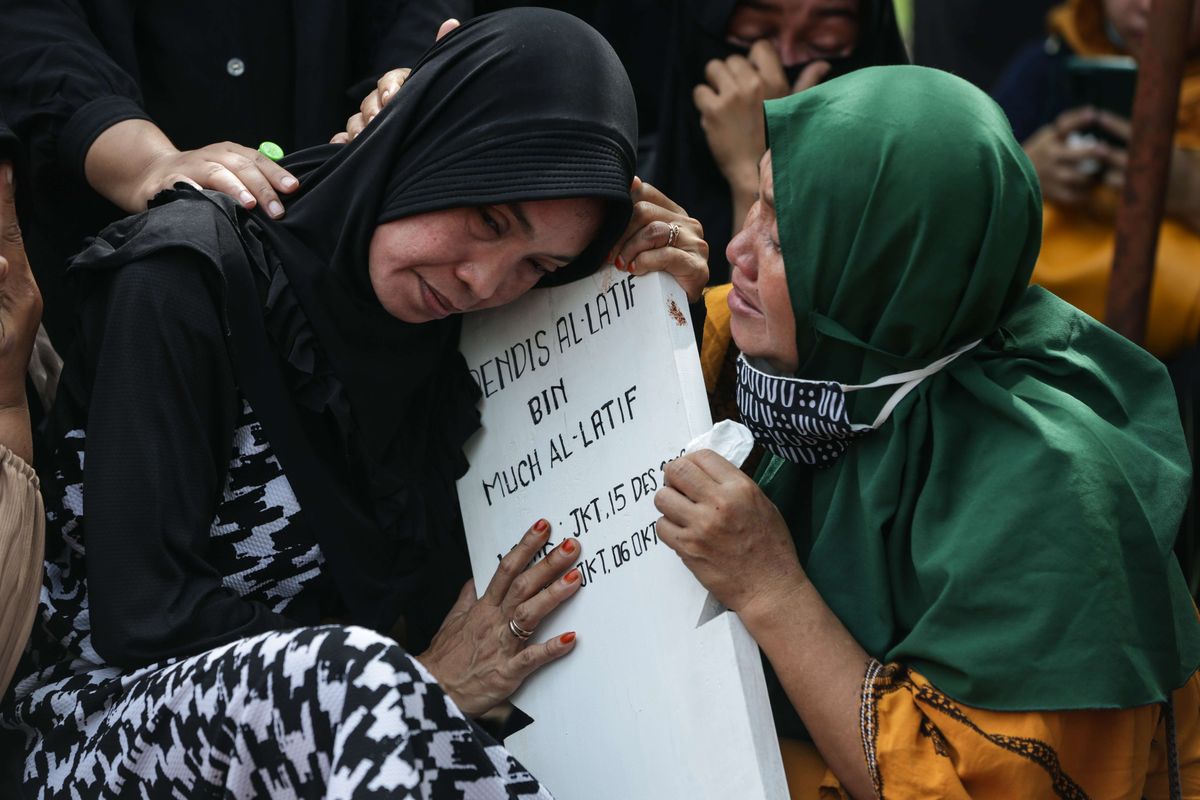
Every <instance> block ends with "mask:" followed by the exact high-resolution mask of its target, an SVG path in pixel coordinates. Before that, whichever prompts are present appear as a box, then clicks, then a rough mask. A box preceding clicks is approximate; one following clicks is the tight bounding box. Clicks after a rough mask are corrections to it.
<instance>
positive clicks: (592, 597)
mask: <svg viewBox="0 0 1200 800" xmlns="http://www.w3.org/2000/svg"><path fill="white" fill-rule="evenodd" d="M461 349H462V352H463V354H464V356H465V357H466V359H467V363H468V365H469V366H470V368H471V371H472V374H473V376H474V378H475V380H476V382H477V383H478V384H479V386H480V388H481V389H482V390H483V392H484V400H483V401H482V412H483V430H482V431H480V432H479V433H478V434H476V436H475V437H474V438H473V439H472V440H471V441H470V442H469V443H468V445H467V448H466V454H467V457H468V459H469V460H470V463H471V468H470V470H469V471H468V472H467V474H466V475H465V476H464V477H463V478H462V480H460V481H459V483H458V495H459V503H460V505H461V506H462V512H463V520H464V522H465V525H466V532H467V539H468V543H469V545H470V550H471V561H472V568H473V571H474V574H475V582H476V586H477V587H479V591H482V590H483V588H484V587H486V586H487V584H488V581H489V580H490V579H491V577H492V575H493V573H494V572H495V570H496V565H497V563H498V562H499V559H500V556H502V555H503V554H504V553H506V552H508V550H509V548H511V547H512V546H513V545H514V544H515V543H516V541H517V539H518V538H519V537H520V535H521V534H522V533H523V532H524V530H525V529H526V528H527V527H528V526H529V525H530V524H532V523H533V522H534V520H536V519H538V518H539V517H545V518H546V519H548V520H550V522H551V524H552V526H553V529H552V533H551V542H550V544H549V545H547V547H548V548H549V547H553V546H554V545H556V544H557V543H559V542H561V541H562V540H563V538H564V537H566V536H574V537H577V541H578V543H579V545H580V546H581V548H582V552H581V556H580V561H579V564H578V566H579V568H580V570H581V571H582V573H583V588H582V589H581V591H580V592H579V593H578V594H576V596H575V597H574V598H573V599H571V600H570V601H568V602H567V603H566V604H565V606H564V607H562V608H560V609H559V610H558V611H556V612H555V613H554V614H553V615H551V616H550V617H548V618H547V619H546V620H545V621H543V623H542V624H541V625H540V626H539V628H538V630H537V633H536V634H535V637H534V639H533V640H531V641H544V640H546V639H548V638H550V637H551V636H553V635H556V634H558V633H561V632H563V631H567V630H574V631H577V632H578V637H579V638H578V640H577V645H576V647H575V650H574V652H572V653H571V654H570V655H568V656H567V657H566V658H564V659H563V660H561V661H559V662H556V663H554V664H551V665H550V666H548V667H546V668H544V669H542V670H541V671H539V672H538V673H536V674H535V675H534V676H533V677H532V678H531V679H530V680H529V681H528V682H527V683H526V684H525V686H523V687H522V689H521V690H520V691H519V692H518V693H517V694H516V695H515V696H514V697H513V703H514V704H515V705H516V706H517V707H518V708H520V709H521V710H522V711H523V712H525V713H526V714H528V715H529V716H530V717H531V718H532V719H533V722H532V723H531V724H530V725H529V726H528V727H526V728H524V729H522V730H520V731H518V732H517V733H515V734H514V735H512V736H510V737H508V739H507V740H506V741H505V744H506V745H507V746H508V747H509V748H510V749H511V750H512V752H513V754H514V755H516V756H517V757H518V758H519V759H521V761H522V763H524V765H525V766H526V767H528V768H529V770H530V771H531V772H532V773H533V774H534V775H536V776H537V777H538V778H539V779H540V780H541V781H542V782H543V783H544V784H545V785H546V786H547V787H548V788H549V789H550V790H551V791H552V792H553V793H554V794H555V796H556V797H557V798H558V800H710V799H711V800H730V798H737V800H786V798H787V796H788V795H787V786H786V781H785V778H784V774H783V766H782V763H781V761H780V756H779V747H778V743H777V740H776V738H775V728H774V724H773V722H772V718H771V712H770V707H769V703H768V700H767V692H766V686H765V682H764V679H763V672H762V665H761V662H760V660H759V653H758V648H757V647H756V646H755V644H754V641H753V640H752V639H751V638H750V635H749V634H748V633H747V632H746V630H745V628H744V627H743V626H742V624H741V622H740V620H738V618H737V616H736V615H734V614H731V613H721V610H720V609H719V608H714V607H713V606H712V603H711V602H706V601H707V598H708V593H707V592H706V591H705V590H704V588H703V587H701V585H700V584H699V583H698V582H697V581H696V580H695V578H694V577H692V575H691V573H690V572H689V571H688V570H687V568H686V567H684V566H683V563H682V562H681V561H680V560H679V558H678V557H677V556H676V555H675V554H674V553H673V552H672V551H671V550H670V548H668V547H667V546H666V545H665V544H662V543H661V542H659V540H658V537H657V536H656V535H655V530H654V529H655V522H656V520H657V519H658V517H659V513H658V511H657V510H656V509H655V507H654V502H653V498H654V493H655V491H656V490H657V489H658V488H659V487H660V486H661V485H662V480H663V479H662V470H663V466H664V465H665V464H666V462H668V461H670V460H671V459H672V458H675V457H677V456H678V455H679V454H680V453H681V452H682V450H683V448H684V446H685V445H686V444H687V443H688V442H689V441H690V440H691V439H692V438H693V437H695V436H696V435H698V434H700V433H703V432H704V431H706V430H708V429H709V428H710V427H711V426H712V421H711V418H710V416H709V411H708V403H707V398H706V395H705V391H704V383H703V379H702V378H701V374H700V363H699V359H698V357H697V353H696V344H695V338H694V335H693V333H692V327H691V324H690V322H689V319H688V308H687V299H686V297H685V295H684V293H683V292H682V290H681V289H680V288H679V286H678V284H676V282H675V280H674V279H673V278H670V277H668V276H664V275H661V274H657V275H649V276H645V277H632V276H629V275H626V274H624V273H621V272H618V271H617V270H615V269H612V268H608V269H605V270H602V271H601V272H599V273H597V274H596V275H594V276H592V277H591V278H586V279H584V280H581V281H577V282H575V283H573V284H570V285H568V286H563V287H557V288H553V289H545V290H538V291H534V292H530V293H529V294H528V295H527V296H525V297H524V298H522V299H521V300H519V301H518V302H516V303H513V304H511V305H509V306H506V307H504V308H500V309H496V310H494V311H486V312H480V313H476V314H469V315H467V316H466V317H465V318H464V324H463V334H462V344H461Z"/></svg>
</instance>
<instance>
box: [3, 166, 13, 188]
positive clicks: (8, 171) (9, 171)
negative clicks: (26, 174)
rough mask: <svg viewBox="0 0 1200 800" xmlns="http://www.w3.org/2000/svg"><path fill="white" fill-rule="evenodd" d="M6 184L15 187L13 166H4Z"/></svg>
mask: <svg viewBox="0 0 1200 800" xmlns="http://www.w3.org/2000/svg"><path fill="white" fill-rule="evenodd" d="M4 182H5V183H6V184H8V185H9V186H12V185H13V168H12V164H5V165H4Z"/></svg>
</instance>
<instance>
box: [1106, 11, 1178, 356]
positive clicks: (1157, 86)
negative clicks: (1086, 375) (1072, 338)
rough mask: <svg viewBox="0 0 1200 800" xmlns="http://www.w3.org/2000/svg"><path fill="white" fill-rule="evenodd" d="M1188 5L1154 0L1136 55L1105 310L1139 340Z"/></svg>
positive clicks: (1168, 155) (1163, 198)
mask: <svg viewBox="0 0 1200 800" xmlns="http://www.w3.org/2000/svg"><path fill="white" fill-rule="evenodd" d="M1193 5H1194V0H1153V4H1152V6H1151V11H1150V29H1149V31H1147V35H1146V40H1145V44H1144V45H1143V47H1142V53H1141V54H1140V55H1141V57H1140V58H1139V60H1138V83H1137V96H1136V97H1135V99H1134V103H1133V120H1132V124H1133V133H1132V135H1131V139H1130V142H1129V167H1128V172H1127V173H1126V176H1125V192H1124V196H1123V197H1122V198H1121V206H1120V209H1119V210H1118V212H1117V245H1116V252H1115V253H1114V255H1113V269H1112V278H1111V280H1110V281H1109V284H1108V313H1107V317H1108V324H1109V326H1110V327H1111V328H1113V329H1114V330H1116V331H1117V332H1118V333H1121V334H1123V335H1124V336H1126V337H1128V338H1129V339H1132V340H1133V341H1135V342H1137V343H1138V344H1141V343H1142V341H1143V339H1144V338H1145V335H1146V315H1147V310H1148V308H1149V305H1150V283H1151V281H1152V280H1153V279H1154V262H1155V255H1156V253H1157V251H1158V229H1159V226H1160V225H1161V224H1162V218H1163V209H1164V206H1165V205H1166V187H1167V175H1168V172H1169V170H1170V167H1171V149H1172V146H1173V143H1174V134H1175V118H1176V115H1177V114H1178V112H1179V85H1180V83H1181V81H1182V80H1183V70H1184V65H1185V62H1186V60H1187V36H1188V31H1189V30H1191V19H1192V6H1193Z"/></svg>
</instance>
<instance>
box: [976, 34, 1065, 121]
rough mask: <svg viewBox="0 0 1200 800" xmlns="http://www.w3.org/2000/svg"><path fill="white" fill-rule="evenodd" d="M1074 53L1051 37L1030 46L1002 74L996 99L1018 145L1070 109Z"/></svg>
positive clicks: (1014, 58)
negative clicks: (1070, 69)
mask: <svg viewBox="0 0 1200 800" xmlns="http://www.w3.org/2000/svg"><path fill="white" fill-rule="evenodd" d="M1073 54H1074V53H1073V51H1072V50H1071V48H1070V47H1069V46H1068V45H1067V43H1066V42H1064V41H1062V40H1061V39H1059V38H1058V37H1057V36H1050V37H1048V38H1046V39H1043V40H1042V41H1040V42H1034V43H1032V44H1028V45H1026V46H1025V47H1024V48H1022V49H1021V50H1020V51H1019V52H1018V53H1017V54H1016V55H1015V56H1014V57H1013V59H1012V60H1011V61H1010V62H1009V63H1008V66H1006V67H1005V68H1004V71H1003V72H1001V73H1000V77H999V78H998V79H997V80H996V84H995V86H994V87H993V88H992V92H991V95H992V99H993V100H995V101H996V102H997V103H998V104H999V106H1000V107H1001V108H1002V109H1004V113H1005V114H1006V115H1007V116H1008V121H1009V123H1010V124H1011V125H1012V128H1013V135H1014V136H1015V137H1016V138H1017V141H1018V142H1024V141H1025V140H1026V139H1028V138H1029V137H1030V136H1032V135H1033V134H1034V133H1036V132H1037V130H1038V129H1039V128H1041V127H1042V126H1043V125H1048V124H1049V123H1051V122H1053V121H1054V120H1055V119H1057V118H1058V115H1059V114H1061V113H1062V112H1064V111H1066V110H1067V60H1068V58H1070V56H1072V55H1073Z"/></svg>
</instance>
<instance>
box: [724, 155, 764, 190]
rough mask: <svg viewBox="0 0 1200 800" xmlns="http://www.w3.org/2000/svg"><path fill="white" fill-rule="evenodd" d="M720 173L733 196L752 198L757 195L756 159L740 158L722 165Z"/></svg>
mask: <svg viewBox="0 0 1200 800" xmlns="http://www.w3.org/2000/svg"><path fill="white" fill-rule="evenodd" d="M721 171H722V172H723V173H724V174H725V180H727V181H729V188H730V189H731V190H732V191H733V192H734V193H735V194H742V195H746V196H749V197H753V196H754V195H755V194H757V193H758V159H755V158H740V159H737V160H735V161H732V162H730V163H729V165H728V166H726V165H722V167H721Z"/></svg>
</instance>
